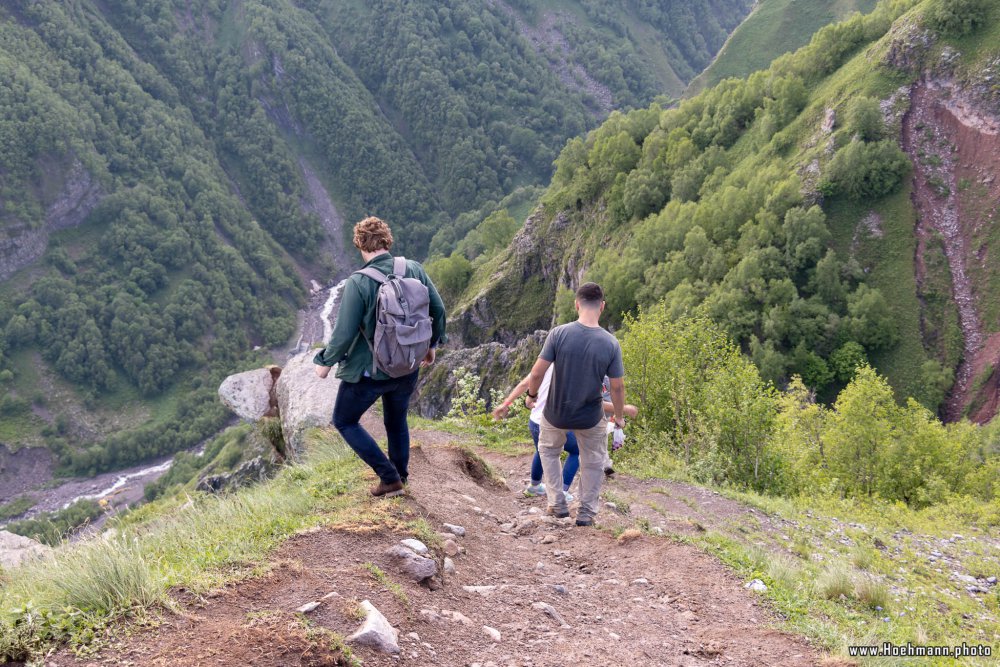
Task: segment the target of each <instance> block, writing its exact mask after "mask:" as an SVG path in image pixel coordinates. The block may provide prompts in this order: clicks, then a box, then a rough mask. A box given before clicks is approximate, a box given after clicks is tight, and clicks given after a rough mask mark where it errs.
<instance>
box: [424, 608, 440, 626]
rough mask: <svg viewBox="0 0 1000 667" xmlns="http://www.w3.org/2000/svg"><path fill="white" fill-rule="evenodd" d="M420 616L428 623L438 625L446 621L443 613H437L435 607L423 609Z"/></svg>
mask: <svg viewBox="0 0 1000 667" xmlns="http://www.w3.org/2000/svg"><path fill="white" fill-rule="evenodd" d="M420 618H422V619H423V620H424V621H425V622H427V623H433V624H436V625H440V624H441V623H444V619H443V618H442V617H441V614H439V613H437V612H436V611H434V610H433V609H421V610H420Z"/></svg>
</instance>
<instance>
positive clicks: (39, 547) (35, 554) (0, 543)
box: [0, 530, 52, 570]
mask: <svg viewBox="0 0 1000 667" xmlns="http://www.w3.org/2000/svg"><path fill="white" fill-rule="evenodd" d="M50 553H52V547H49V546H46V545H44V544H42V543H41V542H36V541H35V540H33V539H31V538H30V537H24V536H23V535H17V534H15V533H10V532H7V531H6V530H0V567H3V568H5V569H8V570H9V569H11V568H14V567H17V566H18V565H20V564H21V563H24V562H26V561H28V560H30V559H32V558H42V557H44V556H46V555H48V554H50Z"/></svg>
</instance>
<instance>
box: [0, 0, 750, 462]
mask: <svg viewBox="0 0 1000 667" xmlns="http://www.w3.org/2000/svg"><path fill="white" fill-rule="evenodd" d="M750 6H751V2H750V0H711V1H708V2H703V3H698V4H697V5H695V6H692V5H690V4H689V3H686V2H680V1H679V0H678V1H672V2H667V3H663V2H649V1H648V0H627V1H626V0H621V1H618V2H594V1H592V0H579V1H575V0H558V1H556V0H553V1H551V2H543V1H540V0H539V1H531V0H517V1H510V2H504V1H502V0H496V1H494V0H490V1H486V0H480V1H476V2H459V1H458V0H445V1H443V2H430V1H423V0H422V1H419V2H407V3H398V2H365V3H360V2H348V1H346V0H302V1H300V2H292V1H291V0H238V1H234V2H224V1H222V0H155V1H147V0H142V1H140V0H101V1H97V0H75V1H73V2H57V1H56V0H42V1H34V0H32V1H28V0H12V1H11V2H5V3H3V4H2V6H0V200H2V209H0V389H2V392H0V393H2V395H3V399H2V404H0V411H2V419H0V424H2V425H0V443H3V444H7V445H11V446H13V447H15V448H16V447H18V446H21V445H32V444H41V443H43V442H44V443H45V444H47V445H48V446H50V447H51V448H52V449H53V450H54V451H55V452H56V453H57V454H58V457H59V461H60V462H61V464H62V466H63V469H64V470H69V471H74V472H84V473H86V472H91V471H95V470H99V469H108V468H111V467H114V466H117V465H122V464H125V463H131V462H135V461H138V460H141V459H144V458H146V457H149V456H152V455H154V454H161V453H165V452H167V451H173V450H176V449H178V448H181V447H184V446H189V445H192V444H194V443H195V442H197V441H199V440H200V439H202V438H203V437H205V436H206V435H208V434H210V433H212V432H214V431H215V430H216V429H217V428H218V427H219V426H221V424H222V423H223V421H224V419H225V417H224V415H223V414H222V412H221V410H220V409H219V408H217V407H215V406H216V402H215V401H214V400H212V399H211V398H210V396H211V394H212V387H214V386H215V384H216V382H217V381H218V380H219V379H221V377H222V376H224V374H225V373H226V372H228V371H229V370H231V369H232V368H234V367H235V366H237V365H239V363H240V362H241V360H246V359H247V358H248V357H251V356H254V355H255V354H256V355H259V356H258V357H257V359H258V360H259V359H261V358H263V355H264V354H265V353H266V352H267V349H268V348H271V347H274V346H279V345H281V344H283V343H284V342H285V341H287V340H288V339H289V337H290V336H291V335H292V334H293V330H294V325H295V317H294V314H295V311H296V309H297V308H298V307H299V306H300V305H302V303H303V301H304V296H305V290H304V289H303V287H302V286H303V284H305V283H307V282H308V281H309V279H317V280H319V281H320V282H321V283H328V282H329V281H330V280H331V279H333V278H335V277H336V276H338V275H341V274H342V273H343V271H345V270H346V268H347V266H346V265H347V257H346V256H345V255H344V245H345V243H344V238H343V234H342V231H343V227H344V224H343V221H344V220H355V219H357V218H359V217H360V216H361V215H363V214H368V213H371V214H377V215H380V216H382V217H385V218H386V219H388V220H389V221H390V222H391V223H392V224H393V225H394V227H395V229H396V230H397V233H398V235H397V239H398V247H399V248H400V249H401V250H402V251H403V252H405V253H406V254H408V255H410V256H414V257H423V256H425V254H426V252H427V250H428V248H429V247H430V244H431V241H432V236H434V235H435V234H437V236H438V237H437V239H436V240H435V247H436V248H438V249H439V250H440V251H441V252H445V253H447V252H450V251H451V250H452V249H453V248H454V246H455V244H456V243H457V242H458V241H459V240H461V239H462V238H463V237H464V235H465V233H466V232H467V231H468V230H469V229H470V228H471V227H473V226H475V224H476V223H477V222H478V221H479V220H478V219H477V218H476V216H477V215H478V213H477V211H478V210H479V209H480V208H481V207H484V209H485V210H491V209H490V207H491V206H493V204H491V202H494V201H496V200H499V199H501V198H503V197H504V196H506V195H509V194H510V193H512V192H515V191H518V192H520V193H521V194H515V199H517V197H520V199H519V200H518V201H527V200H529V199H530V198H531V196H532V191H531V190H530V189H527V190H520V191H519V190H518V188H521V187H522V186H526V185H532V184H539V183H543V182H544V181H546V180H547V179H548V178H549V175H550V172H551V164H552V161H553V159H554V158H555V157H556V155H557V153H558V150H559V148H560V147H561V146H562V145H563V144H564V143H565V141H566V140H567V138H569V137H571V136H574V135H577V134H580V133H582V132H584V131H586V130H587V129H589V128H591V127H594V126H595V125H597V124H598V123H599V122H600V121H601V120H602V119H603V118H604V117H605V116H606V114H607V112H608V111H609V110H610V109H612V108H626V107H635V106H644V105H646V104H648V103H649V102H650V101H651V100H652V99H654V98H655V97H656V96H657V95H661V94H668V95H679V94H680V93H681V91H682V90H683V89H684V87H685V86H686V84H687V83H688V82H689V81H690V80H691V79H692V78H693V77H694V76H695V75H697V74H698V72H700V71H701V69H702V68H703V67H704V66H705V65H707V64H708V62H709V61H710V60H711V58H712V57H713V55H714V53H715V52H716V51H717V49H718V48H719V47H720V46H721V45H722V43H723V42H724V40H725V38H726V36H727V35H728V33H729V32H730V31H731V30H732V29H733V28H734V27H735V26H736V25H737V24H738V23H739V22H740V21H741V20H742V19H743V18H744V17H745V16H746V14H747V13H748V12H749V10H750ZM469 211H472V213H466V212H469ZM459 214H463V215H459ZM508 238H509V237H508ZM504 241H506V239H504ZM258 347H259V348H262V351H261V352H259V353H254V352H252V350H254V349H256V348H258ZM111 434H114V435H111Z"/></svg>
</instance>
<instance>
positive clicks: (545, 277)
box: [449, 208, 586, 347]
mask: <svg viewBox="0 0 1000 667" xmlns="http://www.w3.org/2000/svg"><path fill="white" fill-rule="evenodd" d="M573 225H574V222H573V221H571V219H570V216H569V214H568V213H567V212H560V213H557V214H556V215H554V216H552V215H550V214H548V213H546V212H545V211H544V210H543V209H541V208H539V209H538V210H537V211H535V212H534V213H533V214H532V215H531V216H529V217H528V219H527V220H526V221H525V223H524V227H522V228H521V230H520V231H519V232H518V233H517V235H516V236H515V237H514V240H513V241H512V242H511V244H510V246H509V247H508V248H507V249H506V250H505V251H504V253H503V254H502V255H501V257H500V259H499V262H498V264H497V266H496V268H495V270H494V271H493V272H492V275H490V276H489V278H488V279H487V280H484V281H483V284H482V285H481V286H480V287H479V289H478V290H475V291H474V292H473V293H472V294H471V296H470V297H469V299H468V301H467V302H466V303H464V304H462V305H460V306H459V307H458V309H457V312H456V314H455V316H454V317H453V318H452V321H451V323H450V325H449V327H450V335H453V336H454V337H455V338H456V343H457V344H458V345H459V346H465V347H475V346H481V345H484V344H486V343H489V342H497V343H500V344H502V345H505V346H515V345H517V344H518V342H519V341H521V340H522V339H523V338H524V337H525V336H529V335H531V334H532V332H534V331H537V330H539V329H549V328H551V327H552V325H553V324H554V315H553V309H554V305H555V295H556V293H557V291H558V290H559V289H560V288H568V289H574V290H575V289H576V288H577V287H578V286H579V284H580V281H581V280H582V279H583V273H584V270H585V268H586V260H585V254H584V248H585V244H583V243H581V242H580V238H581V237H585V236H586V233H585V231H580V230H577V229H573ZM578 231H579V232H580V233H577V232H578ZM474 288H475V286H474V287H473V289H474Z"/></svg>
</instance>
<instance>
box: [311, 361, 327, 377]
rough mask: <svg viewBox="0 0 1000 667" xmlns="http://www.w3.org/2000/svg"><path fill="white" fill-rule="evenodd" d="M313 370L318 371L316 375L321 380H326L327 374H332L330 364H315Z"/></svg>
mask: <svg viewBox="0 0 1000 667" xmlns="http://www.w3.org/2000/svg"><path fill="white" fill-rule="evenodd" d="M313 370H314V371H316V377H318V378H319V379H321V380H325V379H326V376H327V375H329V374H330V367H329V366H320V365H319V364H317V365H315V366H313Z"/></svg>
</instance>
